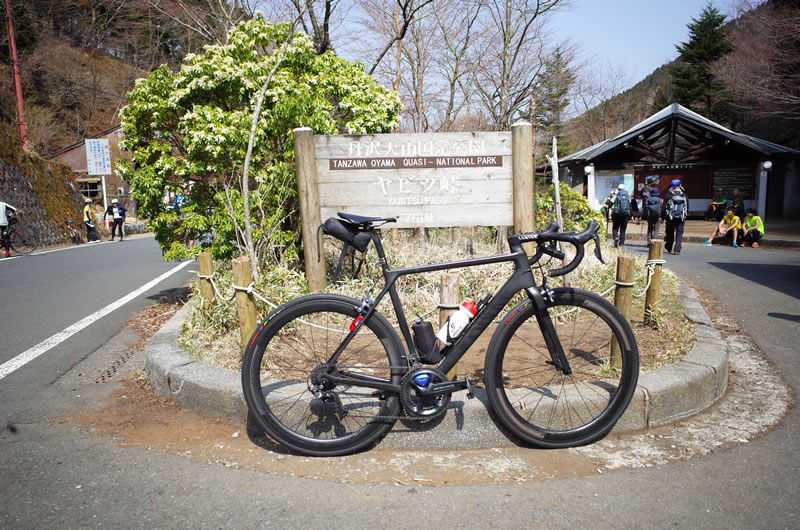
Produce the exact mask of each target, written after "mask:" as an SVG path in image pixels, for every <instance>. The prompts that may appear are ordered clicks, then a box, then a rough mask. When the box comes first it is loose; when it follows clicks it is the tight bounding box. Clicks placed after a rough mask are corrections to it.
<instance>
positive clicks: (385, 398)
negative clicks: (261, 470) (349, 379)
mask: <svg viewBox="0 0 800 530" xmlns="http://www.w3.org/2000/svg"><path fill="white" fill-rule="evenodd" d="M359 304H360V302H359V301H357V300H355V299H352V298H348V297H344V296H338V295H330V294H318V295H309V296H304V297H302V298H299V299H297V300H295V301H292V302H289V303H288V304H286V305H284V306H281V307H280V308H278V309H276V310H275V311H273V313H272V314H270V316H269V317H267V319H266V320H264V322H262V323H261V325H260V326H259V327H258V328H257V329H256V331H255V332H254V333H253V336H252V337H251V339H250V341H249V342H248V345H247V348H246V350H245V354H244V359H243V363H242V387H243V390H244V396H245V401H246V402H247V406H248V408H249V410H250V413H251V414H252V415H253V416H254V418H255V420H256V421H257V422H258V424H259V425H260V426H261V427H262V428H263V429H264V430H265V431H266V432H267V434H269V436H270V437H271V438H273V439H274V440H275V441H277V442H279V443H280V444H282V445H284V446H286V447H288V448H290V449H292V450H294V451H297V452H299V453H303V454H307V455H312V456H336V455H343V454H349V453H353V452H356V451H359V450H361V449H364V448H366V447H368V446H370V445H372V444H374V443H376V442H377V441H378V440H379V439H380V438H382V437H383V435H385V434H386V433H387V432H388V431H389V430H390V429H391V427H392V425H393V424H394V422H395V419H396V418H397V416H398V414H399V413H400V399H399V396H398V395H397V394H393V393H391V392H387V391H384V390H376V389H375V388H372V387H368V386H361V385H358V384H356V383H353V384H341V383H334V382H332V381H330V380H329V379H327V378H326V374H327V373H336V374H339V375H341V373H342V372H348V373H350V374H353V373H356V374H359V375H361V376H363V377H364V378H368V379H370V380H371V381H382V382H386V383H394V384H399V383H400V378H401V376H402V374H403V373H404V371H405V370H403V369H402V367H401V362H402V359H403V355H402V351H403V347H402V343H401V342H400V339H399V338H398V336H397V334H396V333H395V332H394V330H393V329H392V327H391V325H390V324H389V323H388V322H387V321H386V319H385V318H384V317H383V316H381V315H380V314H379V313H377V312H376V313H374V314H373V315H372V317H370V319H369V321H367V322H366V323H365V324H364V325H363V326H362V327H361V328H360V330H359V332H358V334H356V336H355V337H354V338H353V340H352V341H351V342H350V343H349V344H348V345H347V347H346V348H345V349H344V350H343V351H342V353H341V355H340V356H339V358H338V361H337V363H336V364H335V366H329V365H328V361H329V359H330V357H331V356H332V355H333V353H334V352H335V351H336V350H337V348H339V346H340V345H341V343H342V341H343V340H344V339H345V337H347V335H348V334H349V333H350V326H351V324H352V323H353V322H354V320H355V319H356V317H358V310H357V309H356V308H357V307H358V306H359Z"/></svg>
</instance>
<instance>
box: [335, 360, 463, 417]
mask: <svg viewBox="0 0 800 530" xmlns="http://www.w3.org/2000/svg"><path fill="white" fill-rule="evenodd" d="M337 368H339V369H347V368H357V369H359V370H363V369H365V368H373V369H382V370H385V369H389V370H395V369H398V370H406V371H407V372H410V371H411V370H416V369H417V368H422V366H421V365H414V366H411V367H409V366H386V365H381V366H352V367H350V366H338V367H337ZM397 398H398V399H400V394H397ZM400 407H401V408H402V409H403V410H405V407H403V400H402V399H400ZM447 409H448V407H445V408H443V409H442V410H440V411H439V412H437V413H436V414H432V415H430V416H425V417H420V416H409V415H408V414H406V415H404V416H352V415H350V414H348V416H351V417H353V418H363V419H372V420H394V421H397V420H411V421H430V420H432V419H435V418H438V417H439V416H442V415H443V414H444V413H446V412H447Z"/></svg>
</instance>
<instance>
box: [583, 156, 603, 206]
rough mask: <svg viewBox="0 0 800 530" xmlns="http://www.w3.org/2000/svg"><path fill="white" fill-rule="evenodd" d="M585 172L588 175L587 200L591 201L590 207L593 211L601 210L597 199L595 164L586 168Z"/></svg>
mask: <svg viewBox="0 0 800 530" xmlns="http://www.w3.org/2000/svg"><path fill="white" fill-rule="evenodd" d="M583 171H584V173H586V198H587V199H588V200H589V207H590V208H592V209H593V210H599V209H600V202H599V201H598V200H597V197H595V184H594V164H589V165H588V166H586V167H584V168H583Z"/></svg>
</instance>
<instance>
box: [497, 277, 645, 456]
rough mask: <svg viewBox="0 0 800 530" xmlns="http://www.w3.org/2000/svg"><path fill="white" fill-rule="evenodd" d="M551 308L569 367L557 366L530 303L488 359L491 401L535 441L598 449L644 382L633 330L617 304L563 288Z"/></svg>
mask: <svg viewBox="0 0 800 530" xmlns="http://www.w3.org/2000/svg"><path fill="white" fill-rule="evenodd" d="M546 310H547V313H548V314H549V316H550V319H551V321H552V323H553V327H554V328H555V334H556V337H554V338H555V340H556V341H557V342H558V343H560V345H561V347H562V349H563V352H564V357H565V358H566V361H567V363H568V365H569V369H568V370H560V369H557V368H556V367H555V365H554V361H553V357H552V356H551V354H550V350H549V349H548V346H547V343H546V340H545V336H544V333H543V332H542V327H541V326H540V324H539V319H538V318H537V313H536V308H535V307H534V304H533V303H532V302H531V301H529V300H528V301H525V302H522V303H521V304H519V305H518V306H517V307H516V308H514V309H513V310H512V311H511V312H510V313H509V316H507V317H506V318H505V319H504V320H503V322H504V323H503V324H502V325H501V327H500V328H498V330H497V332H496V333H495V336H494V337H493V338H492V343H491V344H490V347H489V352H488V353H487V356H486V366H485V370H486V388H487V391H488V397H489V402H490V403H491V405H492V407H493V409H494V411H495V412H496V413H497V415H498V417H499V418H500V420H501V422H502V423H503V424H504V425H505V426H506V427H507V428H508V429H509V430H510V431H511V432H512V433H514V434H515V435H516V436H518V437H519V438H521V439H522V440H524V441H525V442H527V443H530V444H532V445H535V446H538V447H544V448H563V447H574V446H578V445H584V444H587V443H591V442H593V441H596V440H597V439H599V438H601V437H603V436H605V435H606V434H607V433H608V432H609V431H610V430H611V429H612V428H613V427H614V424H615V423H616V422H617V420H618V419H619V418H620V416H622V413H623V412H625V409H626V408H627V406H628V404H629V403H630V400H631V398H632V397H633V393H634V390H635V389H636V381H637V380H638V376H639V350H638V347H637V345H636V340H635V338H634V336H633V331H632V330H631V327H630V325H629V324H628V323H627V322H626V321H625V319H624V317H623V316H622V315H621V314H620V312H619V311H618V310H617V309H616V308H615V307H614V306H613V305H612V304H611V303H610V302H608V301H607V300H605V299H604V298H602V297H600V296H598V295H596V294H593V293H589V292H586V291H581V290H576V289H555V290H554V294H553V301H552V302H548V303H547V309H546Z"/></svg>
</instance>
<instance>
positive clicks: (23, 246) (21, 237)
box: [4, 215, 39, 254]
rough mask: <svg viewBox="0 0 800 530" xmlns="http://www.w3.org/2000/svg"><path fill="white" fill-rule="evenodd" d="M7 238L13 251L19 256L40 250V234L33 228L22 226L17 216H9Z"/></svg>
mask: <svg viewBox="0 0 800 530" xmlns="http://www.w3.org/2000/svg"><path fill="white" fill-rule="evenodd" d="M5 230H6V233H5V234H4V235H5V237H8V238H9V242H10V244H11V249H12V250H13V251H14V252H16V253H17V254H30V253H31V252H33V251H34V250H36V249H37V248H39V232H38V231H37V230H36V229H35V228H34V227H32V226H27V225H21V224H19V222H18V221H17V218H16V217H15V216H11V215H9V216H8V227H7V228H6V229H5Z"/></svg>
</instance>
